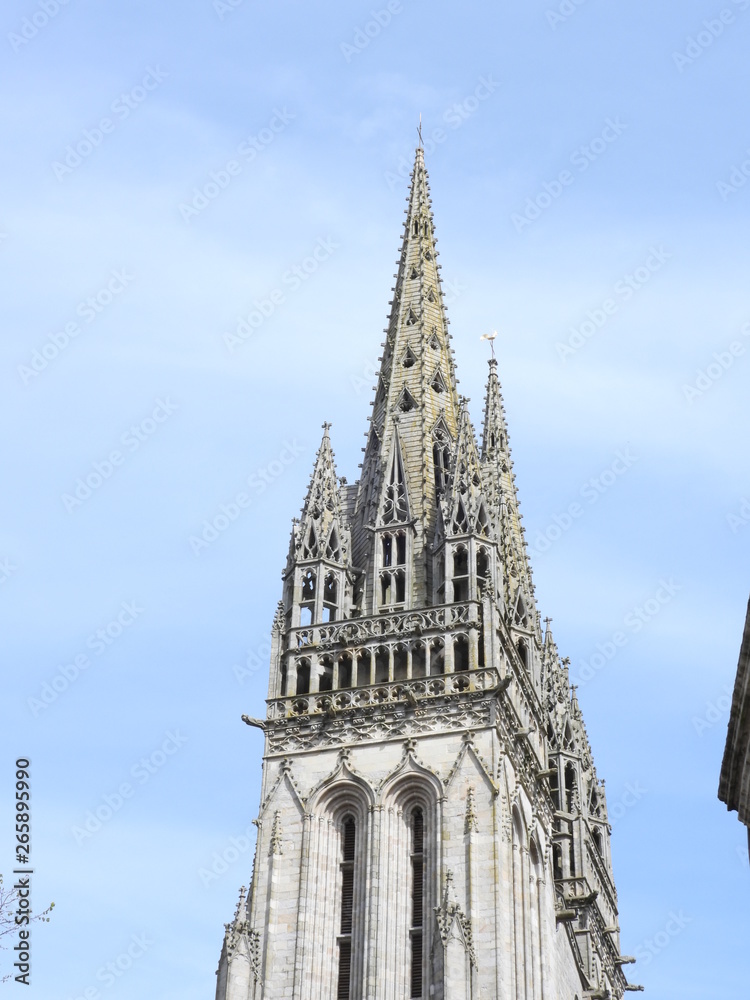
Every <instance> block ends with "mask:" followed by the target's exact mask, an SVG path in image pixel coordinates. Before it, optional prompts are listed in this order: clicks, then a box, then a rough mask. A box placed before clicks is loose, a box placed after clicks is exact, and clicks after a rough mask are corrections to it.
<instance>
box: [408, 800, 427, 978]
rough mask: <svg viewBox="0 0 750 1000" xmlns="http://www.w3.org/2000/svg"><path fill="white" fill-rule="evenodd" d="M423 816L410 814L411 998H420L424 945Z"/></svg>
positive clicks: (416, 812)
mask: <svg viewBox="0 0 750 1000" xmlns="http://www.w3.org/2000/svg"><path fill="white" fill-rule="evenodd" d="M423 926H424V814H423V813H422V810H421V809H420V808H419V807H417V808H416V809H415V810H414V812H413V813H412V814H411V928H410V930H409V940H410V943H411V992H410V994H409V995H410V996H411V997H422V995H423V992H422V964H423V958H422V956H423V951H424V949H423V943H424V930H423Z"/></svg>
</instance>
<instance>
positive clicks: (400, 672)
mask: <svg viewBox="0 0 750 1000" xmlns="http://www.w3.org/2000/svg"><path fill="white" fill-rule="evenodd" d="M407 664H408V655H407V652H406V647H405V646H402V645H401V644H400V643H399V645H398V646H396V648H395V649H394V650H393V679H394V681H405V680H406V668H407Z"/></svg>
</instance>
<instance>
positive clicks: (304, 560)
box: [272, 423, 351, 681]
mask: <svg viewBox="0 0 750 1000" xmlns="http://www.w3.org/2000/svg"><path fill="white" fill-rule="evenodd" d="M329 428H330V424H327V423H326V424H323V440H322V442H321V444H320V448H319V449H318V453H317V456H316V458H315V468H314V469H313V474H312V477H311V478H310V486H309V488H308V491H307V497H306V499H305V503H304V506H303V507H302V513H301V516H300V518H299V520H296V521H295V523H294V528H293V530H292V537H291V542H290V546H289V555H288V557H287V564H286V568H285V570H284V574H283V576H284V581H285V588H284V621H285V623H286V624H287V625H290V624H293V625H299V624H302V623H303V620H302V619H303V617H304V616H301V615H300V606H302V608H303V610H304V609H306V610H307V611H308V612H309V616H308V617H310V618H311V620H312V621H322V620H324V618H326V616H330V615H331V614H332V615H333V616H334V617H338V616H339V615H340V614H341V613H342V610H343V609H344V608H345V607H347V606H348V603H349V601H350V599H351V594H350V590H351V588H350V583H351V572H350V570H349V567H350V551H351V531H350V529H349V527H348V523H347V520H346V518H345V517H344V514H343V510H342V501H341V490H340V488H339V481H338V477H337V475H336V465H335V462H334V456H333V450H332V448H331V440H330V438H329V436H328V430H329ZM272 681H273V678H272Z"/></svg>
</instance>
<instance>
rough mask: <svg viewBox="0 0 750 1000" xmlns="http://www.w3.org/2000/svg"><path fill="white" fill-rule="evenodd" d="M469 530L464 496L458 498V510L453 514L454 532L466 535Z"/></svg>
mask: <svg viewBox="0 0 750 1000" xmlns="http://www.w3.org/2000/svg"><path fill="white" fill-rule="evenodd" d="M468 531H469V518H468V515H467V513H466V507H465V505H464V501H463V498H462V497H459V498H458V503H457V504H456V510H455V512H454V514H453V533H454V534H455V535H465V534H468Z"/></svg>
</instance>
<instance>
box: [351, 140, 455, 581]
mask: <svg viewBox="0 0 750 1000" xmlns="http://www.w3.org/2000/svg"><path fill="white" fill-rule="evenodd" d="M408 202H409V207H408V209H407V210H406V222H405V224H404V234H403V242H402V245H401V254H400V257H399V261H398V271H397V272H396V275H395V277H396V284H395V286H394V288H393V299H392V300H391V303H390V305H391V312H390V317H389V320H388V326H387V328H386V334H387V337H386V340H385V342H384V344H383V355H382V358H381V367H380V372H379V374H378V380H377V385H376V395H375V400H374V403H373V408H372V416H371V418H370V430H369V434H368V440H367V445H366V448H365V457H364V462H363V465H362V477H361V480H360V486H359V493H358V497H357V507H356V518H355V520H356V523H357V526H358V531H357V533H356V537H355V541H354V545H355V560H354V561H355V563H356V564H357V565H359V566H365V565H367V560H368V554H369V551H370V548H371V544H370V541H371V540H370V536H369V533H368V531H367V529H368V527H373V526H375V525H376V524H377V523H378V518H379V516H380V515H381V513H382V506H383V496H382V494H383V491H384V489H385V488H386V485H387V484H386V483H385V479H386V478H387V474H388V472H389V470H391V468H392V461H393V454H394V450H395V449H396V448H400V452H401V461H402V463H403V470H404V475H405V484H404V485H405V490H406V493H407V494H408V498H409V517H408V520H409V522H410V523H411V524H412V525H413V527H414V531H415V536H416V537H415V540H414V547H413V556H414V567H415V572H414V581H413V587H414V593H415V597H418V596H420V595H421V594H423V593H424V589H425V569H424V552H425V548H426V546H427V545H428V544H429V542H430V540H431V537H432V532H433V530H434V526H435V522H436V515H437V496H436V480H437V481H442V479H443V478H444V475H445V473H444V466H443V463H444V460H445V458H448V459H449V460H452V456H453V451H454V445H455V441H456V438H457V436H458V425H459V415H460V403H459V398H458V393H457V390H456V376H455V368H454V362H453V355H452V352H451V349H450V338H449V334H448V320H447V318H446V314H445V308H444V304H443V293H442V288H441V283H440V267H439V265H438V263H437V251H436V249H435V243H436V242H437V241H436V239H435V235H434V222H433V217H432V209H431V202H430V192H429V184H428V179H427V171H426V169H425V164H424V151H423V150H422V149H421V148H419V149H417V151H416V157H415V162H414V171H413V173H412V178H411V192H410V194H409V198H408ZM436 442H439V443H440V448H436ZM436 461H437V463H438V469H437V473H436V468H435V465H436Z"/></svg>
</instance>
